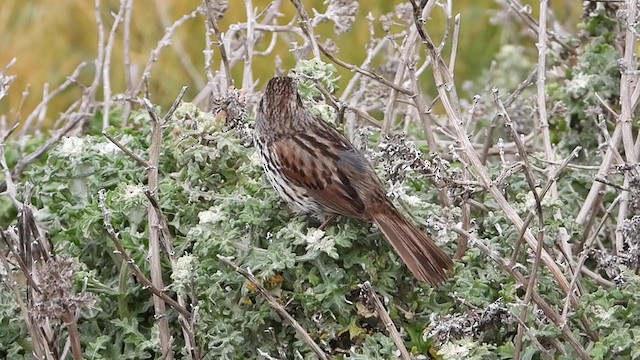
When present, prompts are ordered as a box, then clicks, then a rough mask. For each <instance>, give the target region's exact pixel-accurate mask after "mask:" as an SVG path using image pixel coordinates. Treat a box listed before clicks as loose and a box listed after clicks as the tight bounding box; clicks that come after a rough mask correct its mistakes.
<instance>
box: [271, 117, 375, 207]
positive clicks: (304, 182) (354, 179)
mask: <svg viewBox="0 0 640 360" xmlns="http://www.w3.org/2000/svg"><path fill="white" fill-rule="evenodd" d="M272 149H273V151H274V152H275V155H276V162H277V163H278V165H279V168H280V169H281V171H282V173H283V176H284V177H285V178H287V179H289V180H290V181H291V182H293V183H294V184H295V185H297V186H300V187H303V188H305V189H307V191H308V194H309V195H311V196H312V197H313V198H314V200H315V201H317V202H318V203H320V204H322V205H323V206H325V207H327V208H328V209H330V210H332V211H333V212H335V213H337V214H341V215H346V216H351V217H356V218H365V217H366V215H365V213H366V206H365V201H364V200H365V199H364V197H365V196H366V195H365V194H366V191H373V189H366V187H367V185H368V183H371V179H369V178H370V177H371V174H372V172H373V169H371V165H369V163H368V162H367V160H366V159H365V158H364V157H363V156H362V155H361V154H360V153H358V152H357V151H356V150H355V149H354V148H353V146H352V145H351V144H350V143H349V141H348V140H347V139H346V138H345V137H344V136H343V135H342V134H340V133H339V132H338V131H336V130H335V129H333V128H332V127H331V126H329V125H327V124H325V123H324V122H321V121H319V122H318V125H317V126H314V127H313V128H309V129H307V131H306V132H304V133H295V134H292V135H290V136H287V137H283V138H281V139H279V140H278V141H276V142H275V143H273V144H272ZM374 183H375V181H374Z"/></svg>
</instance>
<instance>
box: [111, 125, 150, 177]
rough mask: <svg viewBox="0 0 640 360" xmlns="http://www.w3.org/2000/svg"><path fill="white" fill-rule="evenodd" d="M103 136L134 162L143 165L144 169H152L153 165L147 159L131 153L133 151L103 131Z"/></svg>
mask: <svg viewBox="0 0 640 360" xmlns="http://www.w3.org/2000/svg"><path fill="white" fill-rule="evenodd" d="M102 135H104V136H105V137H106V138H107V139H109V141H111V142H112V143H113V145H115V146H117V147H118V148H119V149H120V150H122V151H123V152H124V153H125V154H127V155H129V157H130V158H131V159H133V161H135V162H137V163H138V164H140V165H142V167H144V168H145V169H149V168H150V167H151V165H150V164H149V163H148V162H147V161H146V160H145V159H143V158H142V157H141V156H140V155H138V154H136V153H134V152H133V151H131V149H129V148H128V147H126V146H124V145H122V144H121V143H120V142H119V141H118V140H116V139H115V138H114V137H113V136H111V135H109V134H108V133H107V132H105V131H103V132H102Z"/></svg>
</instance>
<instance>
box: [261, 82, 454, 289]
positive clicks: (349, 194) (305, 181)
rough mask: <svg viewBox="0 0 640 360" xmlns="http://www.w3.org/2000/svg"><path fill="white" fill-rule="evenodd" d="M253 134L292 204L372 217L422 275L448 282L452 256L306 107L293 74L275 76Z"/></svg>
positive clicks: (313, 210) (321, 211)
mask: <svg viewBox="0 0 640 360" xmlns="http://www.w3.org/2000/svg"><path fill="white" fill-rule="evenodd" d="M254 140H255V144H256V148H257V150H258V153H259V154H260V158H261V160H262V166H263V167H264V170H265V173H266V174H267V177H268V178H269V181H270V182H271V185H272V186H273V187H274V188H275V189H276V190H277V191H278V193H279V194H280V196H281V197H282V198H283V199H284V200H286V202H287V203H288V204H289V205H290V206H291V207H292V208H293V209H295V210H297V211H298V212H301V213H305V214H325V215H344V216H350V217H354V218H357V219H361V220H366V221H370V222H374V223H375V224H376V225H377V226H378V227H379V228H380V230H381V231H382V233H383V234H384V236H385V238H386V239H387V240H388V241H389V243H391V245H392V246H393V248H394V249H395V251H396V253H397V254H398V255H400V257H401V258H402V260H403V261H404V263H405V264H406V265H407V267H408V268H409V270H411V272H412V273H413V275H414V276H415V277H416V278H417V279H418V280H421V281H425V282H428V283H430V284H432V285H438V284H440V283H442V282H444V281H445V280H446V278H447V271H448V270H450V269H451V268H452V266H453V263H452V261H451V259H450V258H449V257H448V256H447V255H446V254H445V253H444V252H443V251H442V250H440V249H439V248H438V247H437V246H436V245H435V244H434V243H433V241H432V240H431V239H430V238H429V237H428V236H427V235H425V234H424V233H423V232H422V231H420V230H419V229H418V228H417V227H416V226H415V225H414V224H413V223H411V222H409V221H408V220H407V219H406V218H405V217H404V216H402V215H401V214H400V213H399V212H398V210H397V209H396V208H395V207H394V206H393V204H392V203H391V201H390V200H389V199H388V198H387V196H386V192H385V190H384V187H383V186H382V183H381V182H380V180H379V179H378V177H377V176H376V174H375V172H374V170H373V167H372V166H371V165H370V164H369V162H368V161H367V160H366V159H365V158H364V156H362V154H360V153H359V152H358V151H357V150H355V149H354V147H353V145H351V143H350V142H349V140H347V138H346V137H345V136H343V135H342V134H341V133H339V132H338V131H336V130H335V129H334V128H333V127H331V126H330V125H328V124H327V123H325V122H324V121H322V120H320V119H318V118H316V117H314V116H313V115H312V114H311V113H310V112H309V111H308V110H307V109H305V108H304V106H303V105H302V100H301V99H300V95H299V94H298V89H297V86H296V83H295V82H294V80H293V79H292V78H289V77H275V78H273V79H271V80H269V83H268V84H267V87H266V89H265V92H264V95H263V97H262V100H261V101H260V106H259V109H258V113H257V116H256V123H255V135H254Z"/></svg>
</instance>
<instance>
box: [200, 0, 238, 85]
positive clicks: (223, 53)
mask: <svg viewBox="0 0 640 360" xmlns="http://www.w3.org/2000/svg"><path fill="white" fill-rule="evenodd" d="M211 1H212V0H204V4H205V6H206V7H207V13H206V14H207V19H208V20H209V26H211V29H213V33H214V34H215V35H216V38H217V39H218V41H216V43H215V44H216V46H218V51H219V52H220V57H221V58H222V68H223V69H224V74H225V79H226V80H227V87H231V86H232V85H233V78H232V77H231V68H230V67H229V58H228V57H227V47H226V46H225V44H224V39H223V36H222V34H221V33H220V27H219V26H218V19H217V14H216V13H215V11H213V4H211ZM207 36H209V34H207Z"/></svg>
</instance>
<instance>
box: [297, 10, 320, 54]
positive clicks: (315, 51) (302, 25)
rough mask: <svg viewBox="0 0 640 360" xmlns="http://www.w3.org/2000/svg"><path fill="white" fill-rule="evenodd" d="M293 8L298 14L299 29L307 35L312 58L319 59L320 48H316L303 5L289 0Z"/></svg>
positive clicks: (314, 37) (316, 42)
mask: <svg viewBox="0 0 640 360" xmlns="http://www.w3.org/2000/svg"><path fill="white" fill-rule="evenodd" d="M291 3H292V4H293V6H295V7H296V10H297V11H298V14H300V28H301V29H302V31H303V32H304V33H305V35H307V37H308V38H309V41H310V42H311V50H312V51H313V57H315V58H316V59H319V58H320V48H319V46H318V41H317V40H316V36H315V35H314V33H313V28H312V27H311V26H309V24H310V22H309V15H308V14H307V10H306V9H305V8H304V4H302V2H301V1H300V0H291Z"/></svg>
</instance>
